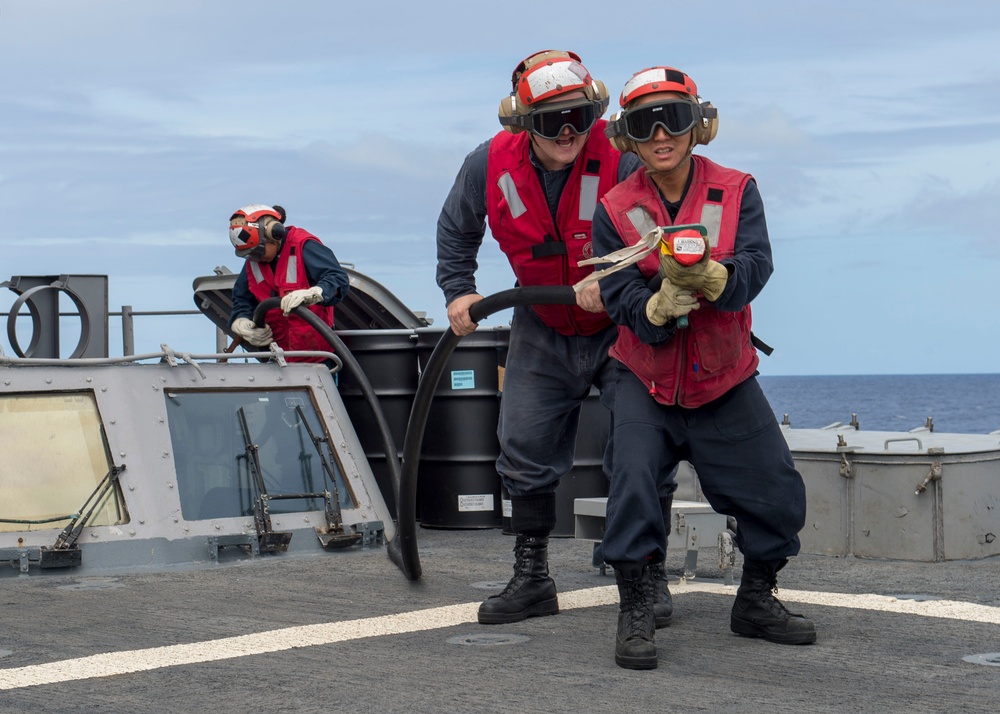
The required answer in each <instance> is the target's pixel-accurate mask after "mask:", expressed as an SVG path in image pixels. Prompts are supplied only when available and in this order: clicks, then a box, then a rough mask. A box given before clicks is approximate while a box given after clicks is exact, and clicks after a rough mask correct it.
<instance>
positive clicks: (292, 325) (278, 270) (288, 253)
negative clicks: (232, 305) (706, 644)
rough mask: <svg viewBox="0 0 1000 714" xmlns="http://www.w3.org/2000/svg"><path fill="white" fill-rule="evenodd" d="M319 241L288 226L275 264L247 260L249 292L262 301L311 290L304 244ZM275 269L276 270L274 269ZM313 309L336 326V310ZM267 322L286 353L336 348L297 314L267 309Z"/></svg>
mask: <svg viewBox="0 0 1000 714" xmlns="http://www.w3.org/2000/svg"><path fill="white" fill-rule="evenodd" d="M310 240H314V241H319V238H317V237H316V236H314V235H313V234H312V233H310V232H309V231H305V230H303V229H301V228H296V227H295V226H288V231H287V235H286V236H285V242H284V243H283V244H282V246H281V251H280V252H279V253H278V258H277V260H276V261H272V263H255V262H253V261H249V260H248V261H247V283H248V285H249V287H250V292H251V293H253V296H254V297H255V298H257V299H258V300H259V301H261V302H263V301H264V300H267V299H268V298H272V297H284V296H285V295H287V294H288V293H290V292H292V291H293V290H304V289H306V288H309V287H310V285H309V276H308V275H307V273H306V267H305V265H304V264H303V262H302V245H303V244H304V243H305V242H306V241H310ZM272 265H273V266H274V267H273V268H272V267H271V266H272ZM308 309H309V310H312V311H313V312H314V313H316V315H318V316H319V318H320V319H321V320H323V322H325V323H326V324H327V325H330V326H331V327H332V326H333V308H332V307H327V306H325V305H319V304H317V305H309V307H308ZM264 322H266V323H267V324H268V326H269V327H270V328H271V332H273V333H274V341H275V342H277V343H278V346H279V347H281V348H282V349H284V350H323V351H326V352H330V351H332V349H333V347H332V346H331V345H330V343H329V342H327V340H326V338H324V337H323V336H322V335H321V334H319V332H317V331H316V329H315V328H314V327H313V326H312V325H310V324H309V323H308V322H306V321H305V320H303V319H302V318H301V317H299V316H297V315H289V316H288V317H285V316H284V315H283V314H282V312H281V310H280V309H277V308H276V309H274V310H268V311H267V315H265V316H264ZM289 361H296V362H322V361H323V358H322V357H296V358H289Z"/></svg>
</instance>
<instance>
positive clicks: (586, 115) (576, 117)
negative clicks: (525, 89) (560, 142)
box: [524, 102, 597, 139]
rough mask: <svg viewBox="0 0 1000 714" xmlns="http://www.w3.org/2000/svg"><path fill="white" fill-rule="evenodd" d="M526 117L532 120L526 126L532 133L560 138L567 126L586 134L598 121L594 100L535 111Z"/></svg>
mask: <svg viewBox="0 0 1000 714" xmlns="http://www.w3.org/2000/svg"><path fill="white" fill-rule="evenodd" d="M524 118H525V119H526V120H528V121H529V122H530V123H528V125H527V126H526V127H525V128H526V129H527V130H528V131H530V132H531V133H532V134H535V135H536V136H540V137H542V138H543V139H558V138H559V135H560V134H562V131H563V129H564V128H566V127H569V130H570V131H572V132H573V133H574V134H586V133H587V132H588V131H590V130H591V129H593V128H594V123H595V122H596V121H597V111H596V110H595V109H594V104H593V102H588V103H587V104H578V105H576V106H575V107H574V106H570V107H562V108H558V107H553V108H551V109H548V110H546V111H533V112H531V114H528V115H527V116H526V117H524ZM526 123H527V122H526Z"/></svg>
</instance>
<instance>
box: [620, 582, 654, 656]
mask: <svg viewBox="0 0 1000 714" xmlns="http://www.w3.org/2000/svg"><path fill="white" fill-rule="evenodd" d="M615 580H616V581H617V582H618V597H619V600H620V603H619V606H618V609H619V612H618V636H617V639H616V640H615V663H616V664H617V665H618V666H619V667H624V668H625V669H656V643H655V641H654V637H655V635H656V625H655V624H654V621H653V602H654V600H655V597H656V594H655V592H654V591H655V590H656V585H657V583H656V581H655V580H654V579H653V574H652V570H651V568H650V567H649V566H647V565H646V564H645V563H618V564H617V565H615Z"/></svg>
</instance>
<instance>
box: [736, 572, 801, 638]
mask: <svg viewBox="0 0 1000 714" xmlns="http://www.w3.org/2000/svg"><path fill="white" fill-rule="evenodd" d="M787 562H788V561H787V560H771V561H764V560H746V559H744V561H743V579H742V580H741V582H740V587H739V590H737V591H736V602H734V603H733V613H732V615H731V616H730V618H729V628H730V629H731V630H732V631H733V632H735V633H736V634H737V635H743V636H744V637H763V638H764V639H765V640H770V641H771V642H778V643H780V644H783V645H808V644H812V643H813V642H815V641H816V627H815V626H814V625H813V623H812V622H811V621H810V620H807V619H806V618H805V617H803V616H802V615H796V614H795V613H791V612H789V611H788V610H787V609H786V608H785V606H784V605H782V604H781V602H780V601H779V600H778V599H777V598H776V597H774V593H776V592H777V591H778V571H779V570H781V569H782V568H783V567H785V564H786V563H787Z"/></svg>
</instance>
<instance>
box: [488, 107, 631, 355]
mask: <svg viewBox="0 0 1000 714" xmlns="http://www.w3.org/2000/svg"><path fill="white" fill-rule="evenodd" d="M606 124H607V122H606V121H604V120H598V122H597V123H596V124H595V125H594V128H593V129H591V130H590V136H589V137H588V138H587V143H586V144H585V145H584V147H583V151H581V152H580V155H579V156H578V157H577V159H576V161H575V162H574V164H573V169H572V171H571V173H570V176H569V178H568V179H567V181H566V187H565V188H564V189H563V192H562V196H560V198H559V207H558V209H557V210H556V222H555V223H553V221H552V213H551V212H550V211H549V204H548V203H547V202H546V200H545V191H544V190H543V189H542V185H541V182H540V181H539V180H538V176H537V174H536V173H535V167H534V166H533V165H532V163H531V159H530V158H529V156H528V147H529V141H530V138H529V137H530V135H529V133H528V132H522V133H520V134H511V133H509V132H505V131H503V132H500V133H499V134H497V135H496V136H495V137H493V140H492V141H491V142H490V150H489V157H488V160H487V164H486V165H487V169H486V215H487V219H488V220H489V224H490V232H491V233H492V234H493V237H494V238H496V240H497V242H498V243H499V244H500V249H501V250H503V252H504V253H506V254H507V259H508V260H509V261H510V266H511V267H512V268H513V269H514V275H516V276H517V282H518V284H519V285H521V286H522V287H528V286H535V285H574V284H575V283H577V282H579V281H580V280H582V279H583V278H585V277H587V276H588V275H590V273H592V272H593V268H592V267H591V266H584V267H582V268H581V267H579V266H578V265H577V263H578V261H580V260H583V259H586V258H592V257H594V247H593V244H592V243H591V239H590V232H591V221H592V220H593V217H594V209H595V208H596V207H597V200H598V199H599V198H600V197H601V196H603V195H604V194H605V193H607V192H608V191H609V190H610V189H611V187H612V186H614V185H615V183H616V182H617V181H618V160H619V158H620V157H621V154H619V152H618V151H617V150H616V149H614V148H613V147H612V146H611V143H610V142H609V141H608V139H607V137H606V136H605V135H604V127H605V125H606ZM533 307H534V309H535V312H536V313H538V316H539V317H540V318H541V320H542V322H544V323H545V324H546V325H548V326H549V327H551V328H552V329H554V330H555V331H556V332H558V333H559V334H562V335H592V334H594V333H596V332H600V331H601V330H603V329H604V328H606V327H608V326H609V325H610V324H611V319H610V318H609V317H608V314H607V313H606V312H587V311H586V310H583V309H581V308H580V307H578V306H576V305H534V306H533Z"/></svg>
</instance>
